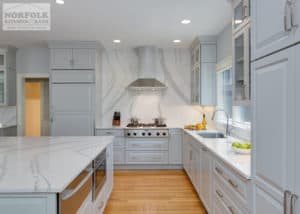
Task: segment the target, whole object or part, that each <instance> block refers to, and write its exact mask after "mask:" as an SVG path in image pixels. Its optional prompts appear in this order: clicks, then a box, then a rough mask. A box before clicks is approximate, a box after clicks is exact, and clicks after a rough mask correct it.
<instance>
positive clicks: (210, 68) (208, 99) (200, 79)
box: [191, 39, 217, 106]
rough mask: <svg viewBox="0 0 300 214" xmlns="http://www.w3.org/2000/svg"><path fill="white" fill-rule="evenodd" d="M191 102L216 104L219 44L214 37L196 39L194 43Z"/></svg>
mask: <svg viewBox="0 0 300 214" xmlns="http://www.w3.org/2000/svg"><path fill="white" fill-rule="evenodd" d="M191 49H192V73H191V103H192V104H198V105H202V106H214V105H215V104H216V89H215V88H216V63H217V45H216V42H215V41H212V39H209V40H204V41H201V40H200V39H196V40H195V41H194V42H193V44H192V48H191Z"/></svg>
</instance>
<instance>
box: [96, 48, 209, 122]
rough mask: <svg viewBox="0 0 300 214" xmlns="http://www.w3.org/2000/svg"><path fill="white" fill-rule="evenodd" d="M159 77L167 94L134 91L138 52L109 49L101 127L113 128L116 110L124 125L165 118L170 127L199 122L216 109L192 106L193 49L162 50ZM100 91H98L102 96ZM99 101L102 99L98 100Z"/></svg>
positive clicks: (105, 59)
mask: <svg viewBox="0 0 300 214" xmlns="http://www.w3.org/2000/svg"><path fill="white" fill-rule="evenodd" d="M156 67H157V69H156V73H157V78H158V79H160V80H161V81H163V82H164V83H166V85H167V86H168V89H167V90H166V91H165V92H133V91H129V90H128V89H127V86H128V85H129V84H130V83H131V82H132V81H133V80H135V79H136V78H137V77H138V75H139V69H138V58H137V55H136V52H135V50H134V49H121V50H118V49H115V50H105V51H104V52H103V55H102V76H101V79H102V80H101V83H100V84H101V85H102V92H101V97H97V99H100V100H101V102H102V107H103V108H102V114H101V115H99V116H98V118H97V127H111V121H112V116H113V112H114V111H120V112H121V115H122V126H125V125H126V124H127V123H128V121H129V118H130V117H138V118H139V119H140V120H141V121H144V122H153V118H155V117H158V116H162V117H164V118H165V119H166V123H167V124H168V125H169V126H171V127H172V126H174V127H183V126H184V125H185V124H191V123H197V122H200V121H201V119H202V113H206V114H207V118H208V122H209V124H211V123H210V119H209V118H210V117H211V116H210V115H211V112H212V110H213V108H207V107H206V108H204V107H203V108H202V107H199V106H198V107H193V106H191V105H190V93H191V89H190V86H191V76H190V73H191V56H190V51H189V49H182V48H174V49H160V53H159V56H158V57H157V61H156ZM99 93H100V92H97V94H99ZM98 101H99V100H98Z"/></svg>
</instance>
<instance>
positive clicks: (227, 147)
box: [184, 130, 251, 179]
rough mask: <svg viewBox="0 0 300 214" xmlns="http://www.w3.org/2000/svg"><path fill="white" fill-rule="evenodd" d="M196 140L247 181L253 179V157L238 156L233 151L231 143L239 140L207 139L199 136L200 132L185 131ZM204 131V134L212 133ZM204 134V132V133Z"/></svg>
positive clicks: (231, 138) (230, 138)
mask: <svg viewBox="0 0 300 214" xmlns="http://www.w3.org/2000/svg"><path fill="white" fill-rule="evenodd" d="M184 131H185V132H186V133H188V134H189V135H191V136H192V137H193V138H194V139H196V140H197V141H198V142H199V143H200V144H201V145H203V146H205V147H207V148H208V149H209V150H210V151H211V152H212V153H213V154H215V155H216V156H218V157H219V158H220V159H221V160H222V161H224V162H225V163H226V164H228V165H229V166H231V168H232V169H233V170H235V171H236V172H237V173H239V174H240V175H241V176H242V177H244V178H246V179H251V155H242V154H237V153H235V152H234V151H233V150H232V149H231V143H232V142H234V141H241V140H239V139H237V138H233V137H227V138H224V139H207V138H203V137H201V136H199V135H198V134H197V133H199V131H189V130H184ZM211 131H213V130H210V131H204V132H211ZM202 132H203V131H202Z"/></svg>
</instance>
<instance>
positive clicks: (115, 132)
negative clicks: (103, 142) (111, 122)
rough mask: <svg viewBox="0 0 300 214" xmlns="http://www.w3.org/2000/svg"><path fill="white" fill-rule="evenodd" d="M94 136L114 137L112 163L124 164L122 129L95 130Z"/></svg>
mask: <svg viewBox="0 0 300 214" xmlns="http://www.w3.org/2000/svg"><path fill="white" fill-rule="evenodd" d="M96 136H114V137H115V140H114V145H113V163H114V164H116V165H123V164H125V138H124V130H123V129H97V130H96Z"/></svg>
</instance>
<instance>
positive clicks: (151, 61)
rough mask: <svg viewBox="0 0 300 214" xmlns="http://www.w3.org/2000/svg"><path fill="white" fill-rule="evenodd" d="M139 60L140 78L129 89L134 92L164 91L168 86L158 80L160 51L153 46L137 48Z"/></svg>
mask: <svg viewBox="0 0 300 214" xmlns="http://www.w3.org/2000/svg"><path fill="white" fill-rule="evenodd" d="M136 52H137V55H138V58H139V78H138V79H136V80H135V81H133V82H132V83H131V84H130V85H129V86H128V88H129V89H132V90H163V89H166V88H167V86H166V85H165V84H164V83H162V82H161V81H159V80H158V79H157V69H156V64H157V62H158V61H157V59H158V56H159V51H158V49H157V48H156V47H153V46H144V47H139V48H136Z"/></svg>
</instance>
